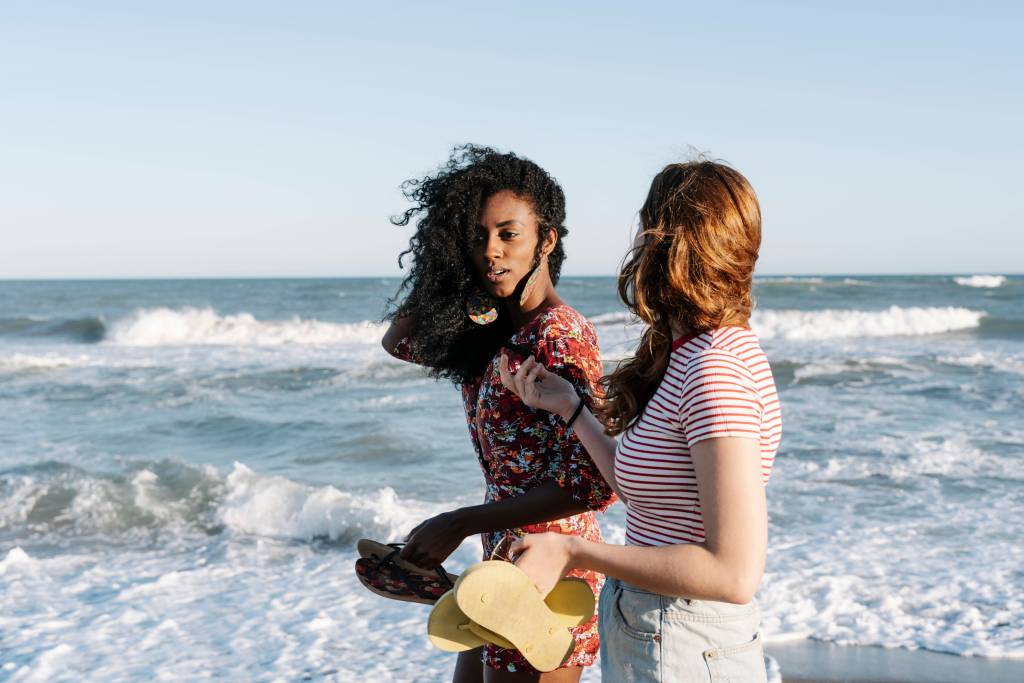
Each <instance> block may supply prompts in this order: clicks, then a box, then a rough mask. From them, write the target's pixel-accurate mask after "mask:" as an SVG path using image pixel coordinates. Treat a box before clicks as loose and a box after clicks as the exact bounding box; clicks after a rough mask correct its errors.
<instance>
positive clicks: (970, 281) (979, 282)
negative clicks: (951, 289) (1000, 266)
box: [953, 275, 1006, 289]
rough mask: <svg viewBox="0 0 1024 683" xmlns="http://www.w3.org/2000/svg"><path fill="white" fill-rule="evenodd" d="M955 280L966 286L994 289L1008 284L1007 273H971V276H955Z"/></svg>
mask: <svg viewBox="0 0 1024 683" xmlns="http://www.w3.org/2000/svg"><path fill="white" fill-rule="evenodd" d="M953 282H955V283H957V284H958V285H962V286H964V287H983V288H986V289H994V288H996V287H1002V286H1003V285H1005V284H1006V276H1005V275H971V276H970V277H955V278H953Z"/></svg>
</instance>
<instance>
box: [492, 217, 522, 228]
mask: <svg viewBox="0 0 1024 683" xmlns="http://www.w3.org/2000/svg"><path fill="white" fill-rule="evenodd" d="M513 223H519V225H521V226H523V227H524V228H525V227H526V226H525V225H523V223H522V222H521V221H517V220H516V219H515V218H512V219H509V220H507V221H502V222H500V223H498V224H497V225H495V226H494V227H496V228H504V227H505V226H506V225H512V224H513Z"/></svg>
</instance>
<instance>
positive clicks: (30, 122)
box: [0, 0, 1024, 279]
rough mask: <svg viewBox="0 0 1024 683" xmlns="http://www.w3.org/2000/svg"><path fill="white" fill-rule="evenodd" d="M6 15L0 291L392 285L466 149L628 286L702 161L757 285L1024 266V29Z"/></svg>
mask: <svg viewBox="0 0 1024 683" xmlns="http://www.w3.org/2000/svg"><path fill="white" fill-rule="evenodd" d="M828 5H831V6H829V7H826V4H823V3H811V2H804V3H773V2H757V3H742V2H717V3H707V2H701V3H691V2H665V3H653V2H652V3H623V2H569V1H564V2H550V1H548V2H529V1H523V2H517V3H514V5H512V4H509V5H504V6H494V5H493V4H492V3H480V2H446V3H424V2H373V3H367V2H359V3H346V2H298V1H297V2H292V3H270V2H259V1H249V2H216V3H209V2H189V1H185V0H183V1H180V2H174V3H154V2H150V3H138V2H120V3H117V2H102V1H97V2H89V3H81V2H61V1H58V0H55V1H52V2H46V3H40V2H32V1H18V0H8V1H6V2H0V279H11V278H13V279H18V278H106V277H112V278H120V277H291V276H302V277H327V276H339V277H345V276H390V275H398V274H399V273H400V271H399V269H398V265H397V256H398V254H399V252H400V251H401V250H402V249H403V248H404V247H405V245H406V244H407V242H408V238H409V235H410V233H411V229H410V228H398V227H395V226H393V225H391V224H390V223H389V221H388V218H389V216H391V215H393V214H396V213H398V212H400V211H402V210H403V209H405V208H406V207H407V206H408V205H407V203H406V201H405V199H404V198H403V197H402V194H401V191H400V185H401V183H402V181H403V180H405V179H408V178H413V177H418V176H422V175H424V174H426V173H429V172H431V171H433V170H435V169H436V168H437V166H438V165H439V164H441V163H442V162H443V161H444V160H445V159H446V158H447V156H448V153H449V151H450V149H451V148H452V147H453V146H454V145H456V144H459V143H464V142H473V143H479V144H486V145H490V146H493V147H497V148H499V149H501V150H510V151H514V152H516V153H517V154H520V155H523V156H526V157H529V158H531V159H533V160H534V161H536V162H537V163H539V164H540V165H541V166H543V167H544V168H546V169H547V170H548V171H549V172H550V173H551V174H553V175H554V176H555V177H556V178H557V179H558V180H559V182H560V183H561V184H562V186H563V188H564V189H565V192H566V197H567V209H568V220H567V225H568V227H569V229H570V234H569V237H568V238H567V240H566V251H567V254H568V258H567V260H566V264H565V267H564V271H563V272H564V273H565V274H568V275H610V274H614V273H615V272H617V268H618V265H619V263H620V261H621V259H622V256H623V254H624V253H625V250H626V248H627V247H628V245H629V243H630V239H631V231H632V229H633V227H634V226H635V224H636V212H637V209H638V208H639V206H640V205H641V203H642V202H643V199H644V196H645V194H646V191H647V187H648V185H649V183H650V180H651V178H652V177H653V176H654V174H655V173H657V172H658V170H660V168H661V167H662V166H664V165H665V164H667V163H670V162H673V161H678V160H680V159H685V158H688V157H689V156H692V154H694V152H695V151H700V152H704V153H707V154H710V155H711V156H713V157H715V158H719V159H723V160H725V161H727V162H729V163H730V164H732V165H733V166H735V167H736V168H738V169H739V170H740V171H741V172H743V173H744V174H745V175H746V176H747V177H748V178H749V179H750V181H751V182H752V184H753V185H754V187H755V189H756V190H757V192H758V195H759V197H760V200H761V204H762V212H763V216H764V239H763V245H762V251H761V259H760V261H759V272H761V273H762V274H803V273H824V274H831V273H835V274H839V273H864V274H868V273H1007V272H1021V271H1024V266H1022V264H1024V230H1022V227H1024V193H1022V192H1021V191H1020V189H1019V187H1018V185H1019V183H1020V181H1021V178H1022V172H1021V163H1022V159H1024V127H1022V123H1024V47H1022V46H1024V41H1022V40H1021V39H1020V37H1021V35H1022V34H1024V9H1022V5H1021V4H1020V3H1005V4H1003V3H985V2H982V3H972V4H967V3H962V2H957V3H952V2H927V3H917V2H885V3H872V2H858V3H843V4H842V5H843V6H840V4H838V3H828Z"/></svg>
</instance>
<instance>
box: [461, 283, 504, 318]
mask: <svg viewBox="0 0 1024 683" xmlns="http://www.w3.org/2000/svg"><path fill="white" fill-rule="evenodd" d="M466 315H468V316H469V319H470V320H472V321H473V322H474V323H476V324H477V325H490V324H491V323H493V322H494V321H495V320H497V319H498V302H497V301H495V300H494V297H492V296H491V295H490V294H488V293H487V292H485V291H483V290H482V289H480V290H477V291H475V292H473V293H472V294H470V295H469V296H468V297H467V298H466Z"/></svg>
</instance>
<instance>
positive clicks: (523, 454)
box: [396, 305, 615, 672]
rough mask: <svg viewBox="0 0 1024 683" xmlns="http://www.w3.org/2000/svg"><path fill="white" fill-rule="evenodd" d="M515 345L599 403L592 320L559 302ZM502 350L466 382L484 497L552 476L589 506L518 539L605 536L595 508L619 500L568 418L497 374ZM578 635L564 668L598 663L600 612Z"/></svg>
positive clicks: (518, 490) (513, 654)
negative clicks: (528, 400)
mask: <svg viewBox="0 0 1024 683" xmlns="http://www.w3.org/2000/svg"><path fill="white" fill-rule="evenodd" d="M510 342H511V343H512V344H516V345H518V346H522V347H527V348H529V349H530V350H531V351H532V352H533V354H534V356H535V357H536V359H537V362H539V363H542V364H543V365H544V366H545V367H546V368H547V369H548V370H550V371H551V372H554V373H556V374H558V375H560V376H562V377H564V378H565V379H567V380H569V381H570V382H572V384H573V385H574V386H575V387H576V391H577V393H578V394H579V395H580V396H581V397H583V400H584V402H585V403H586V404H587V406H588V407H592V406H593V401H594V388H595V386H596V385H597V381H598V380H599V379H600V377H601V375H602V367H601V356H600V352H599V350H598V346H597V333H596V332H595V331H594V327H593V325H591V324H590V322H589V321H588V320H587V319H586V318H584V317H583V316H582V315H580V314H579V313H577V312H576V311H575V310H574V309H572V308H570V307H569V306H564V305H563V306H555V307H552V308H549V309H548V310H547V311H544V312H543V313H541V314H540V315H538V316H537V317H536V318H534V319H533V320H532V321H530V322H529V323H528V324H527V325H526V326H525V327H523V328H522V329H520V330H519V331H518V332H516V333H515V334H514V335H512V337H511V339H510ZM409 350H410V344H409V342H408V340H407V339H403V340H402V341H401V342H399V345H398V348H397V349H396V355H398V356H399V357H400V358H404V359H406V360H412V358H411V354H410V353H409ZM500 353H501V352H500V351H499V352H498V353H497V354H495V356H494V358H493V359H492V360H491V362H490V363H489V364H488V365H487V367H486V368H485V369H484V373H483V375H482V377H481V378H480V380H479V381H477V382H467V383H465V384H463V385H462V398H463V404H464V406H465V409H466V423H467V425H468V427H469V433H470V437H471V439H472V441H473V447H474V449H475V450H476V454H477V457H478V458H479V460H480V466H481V467H482V468H483V472H484V479H485V480H486V483H487V494H486V501H487V502H497V501H500V500H504V499H506V498H511V497H515V496H521V495H523V494H524V493H526V492H527V491H529V490H530V489H532V488H534V487H536V486H540V485H541V484H543V483H545V482H547V481H552V480H553V481H555V482H556V483H557V484H558V485H559V486H560V487H562V488H563V489H565V491H566V492H568V493H569V495H570V496H572V498H573V500H575V501H576V502H578V503H580V504H581V505H585V506H586V507H587V508H589V510H588V511H587V512H583V513H580V514H578V515H574V516H572V517H567V518H565V519H559V520H555V521H552V522H541V523H538V524H527V525H525V526H523V527H520V528H516V529H509V530H508V531H509V532H511V533H512V534H514V535H516V536H523V535H525V534H536V533H542V532H545V531H557V532H561V533H564V534H575V535H577V536H582V537H583V538H586V539H588V540H591V541H601V540H602V538H601V529H600V527H599V526H598V524H597V518H596V517H595V515H594V512H593V511H595V510H598V511H600V510H604V509H606V508H607V507H608V506H609V505H611V504H612V503H613V502H614V500H615V497H614V494H613V493H612V491H611V488H610V487H609V486H608V484H607V483H606V482H605V480H604V479H603V478H602V477H601V473H600V471H598V469H597V466H596V465H594V462H593V461H592V460H591V459H590V456H589V455H588V454H587V451H586V449H585V448H583V445H582V444H581V443H580V441H579V439H578V438H577V437H576V435H575V434H572V433H571V432H570V431H569V430H567V429H566V428H565V423H564V422H563V421H562V418H560V417H558V416H557V415H554V414H552V413H549V412H546V411H543V410H534V409H533V408H530V407H528V406H527V405H526V404H524V403H523V402H522V401H521V400H519V397H518V396H516V395H515V394H514V393H512V392H511V391H509V390H508V389H506V388H505V385H503V384H502V383H501V377H500V376H499V375H498V360H499V358H500ZM512 369H513V370H515V369H516V363H513V364H512ZM505 534H506V532H504V531H495V532H492V533H489V534H484V535H483V545H484V553H483V555H484V559H487V558H489V557H490V555H491V552H492V551H493V550H494V548H495V546H496V545H497V544H498V543H499V542H500V541H501V540H502V538H503V537H504V536H505ZM569 576H577V577H580V578H582V579H584V580H585V581H586V582H587V583H588V584H589V585H590V588H591V589H592V590H593V591H594V595H595V598H596V596H597V595H598V594H599V593H600V592H601V586H602V585H603V583H604V576H602V575H601V574H598V573H596V572H592V571H584V570H573V571H572V572H570V573H569ZM573 636H574V638H575V640H576V648H575V650H574V651H573V653H572V655H571V656H570V657H569V659H567V660H566V662H565V663H564V664H563V665H562V666H563V667H569V666H589V665H591V664H593V663H594V660H595V659H597V655H598V650H599V645H600V641H599V640H598V635H597V615H596V614H595V615H594V618H593V619H591V620H590V621H588V622H587V623H585V624H583V625H581V626H578V627H576V628H574V629H573ZM484 662H485V663H486V664H487V666H489V667H491V668H493V669H501V670H504V671H509V672H516V671H527V672H533V671H534V669H533V667H531V666H530V665H529V664H528V663H527V661H526V660H525V659H524V658H523V656H522V655H521V654H519V652H518V651H516V650H506V649H504V648H500V647H497V646H496V645H487V646H486V647H485V648H484Z"/></svg>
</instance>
